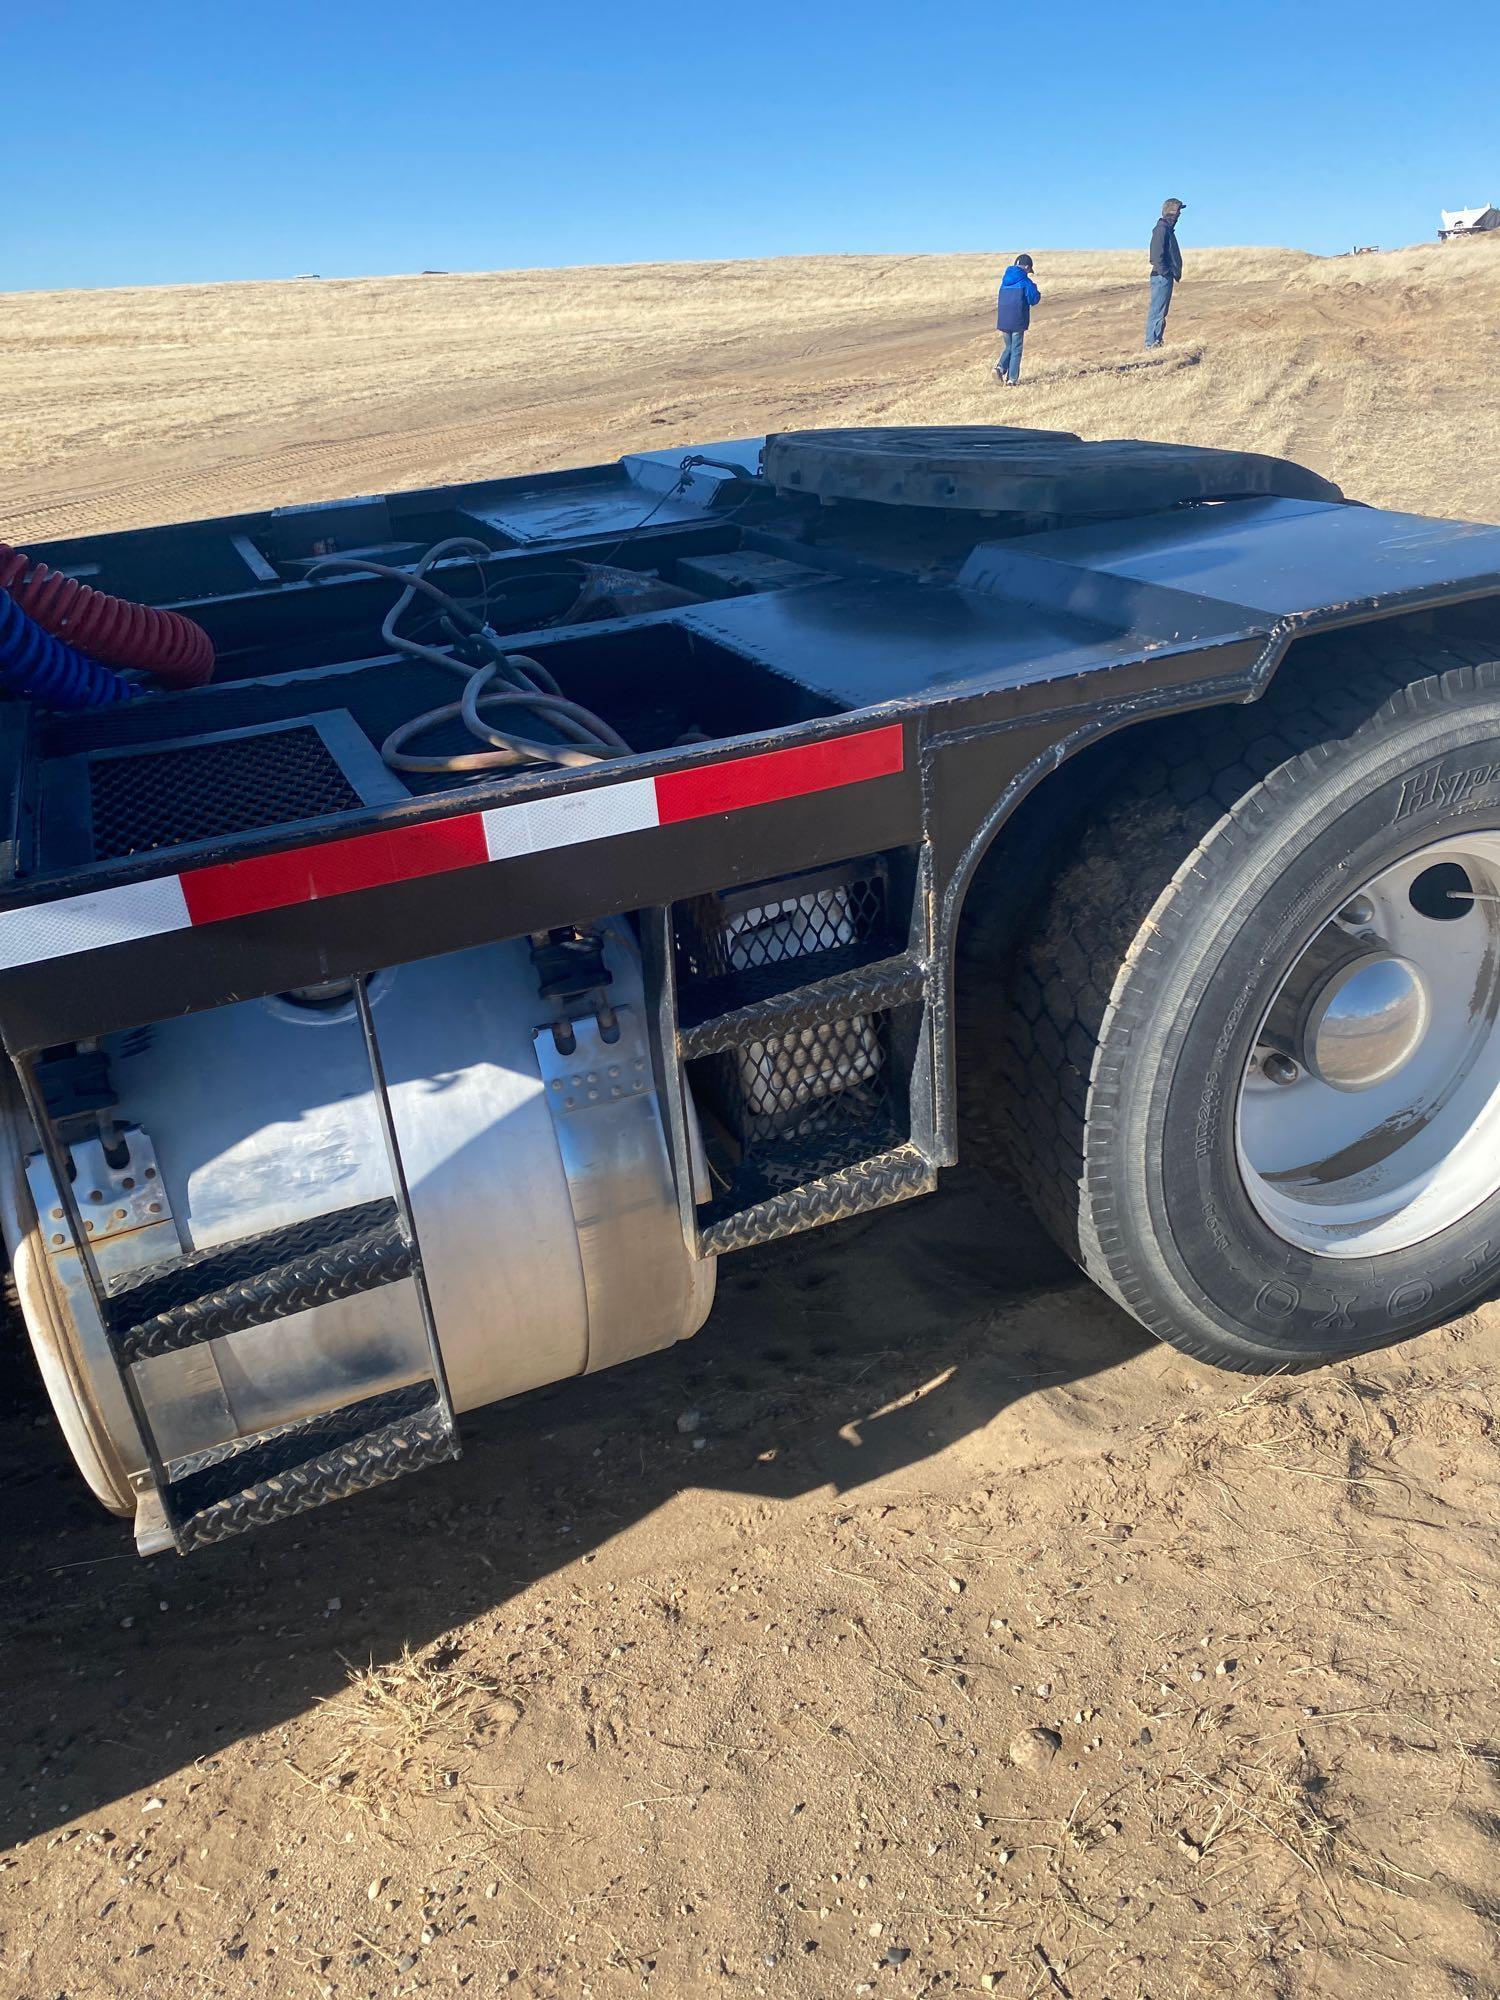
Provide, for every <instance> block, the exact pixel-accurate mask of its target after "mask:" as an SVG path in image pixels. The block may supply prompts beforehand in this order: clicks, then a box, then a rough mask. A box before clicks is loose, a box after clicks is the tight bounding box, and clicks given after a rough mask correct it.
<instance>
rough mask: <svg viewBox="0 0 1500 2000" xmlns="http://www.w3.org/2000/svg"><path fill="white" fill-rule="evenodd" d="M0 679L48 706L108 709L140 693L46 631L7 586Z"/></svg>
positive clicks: (0, 595)
mask: <svg viewBox="0 0 1500 2000" xmlns="http://www.w3.org/2000/svg"><path fill="white" fill-rule="evenodd" d="M0 683H3V684H4V686H5V687H7V688H8V689H9V690H10V692H11V693H12V694H18V695H24V696H25V697H26V698H27V699H28V700H29V701H37V702H41V703H42V704H43V705H44V706H45V707H47V708H104V707H106V706H108V704H109V703H111V702H116V701H129V700H130V699H131V698H132V696H133V695H134V694H135V689H134V688H133V687H132V686H131V684H130V682H129V681H127V680H125V679H124V678H123V677H122V676H121V675H120V674H116V673H112V672H111V671H110V669H109V668H108V667H104V666H101V665H100V664H99V662H98V661H97V660H91V659H90V658H89V656H88V654H87V653H80V652H79V650H78V648H77V647H76V646H70V645H69V644H68V643H67V641H66V640H65V639H55V638H54V637H53V636H52V634H51V633H50V632H44V631H43V630H42V628H41V626H40V625H38V624H37V622H36V620H35V619H34V618H28V617H27V615H26V613H25V612H24V611H23V610H22V609H21V607H20V605H19V604H17V603H16V601H15V599H14V598H13V597H12V596H11V595H10V593H9V592H8V591H5V590H0Z"/></svg>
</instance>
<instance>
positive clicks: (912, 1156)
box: [698, 1142, 937, 1257]
mask: <svg viewBox="0 0 1500 2000" xmlns="http://www.w3.org/2000/svg"><path fill="white" fill-rule="evenodd" d="M936 1186H937V1168H936V1167H935V1166H934V1165H933V1164H932V1162H931V1160H929V1159H928V1158H927V1156H926V1154H925V1153H923V1152H921V1151H920V1149H919V1148H918V1147H916V1146H914V1145H912V1144H910V1142H908V1143H907V1144H905V1145H901V1146H893V1147H891V1148H890V1149H889V1151H887V1152H883V1153H877V1154H875V1155H873V1157H871V1158H870V1159H867V1160H859V1161H857V1162H855V1163H854V1164H853V1165H852V1166H847V1167H838V1168H835V1169H834V1171H832V1172H831V1173H826V1174H819V1175H817V1176H816V1177H815V1178H814V1179H812V1180H809V1181H804V1182H803V1183H802V1184H801V1186H799V1187H793V1188H787V1189H785V1190H784V1191H783V1192H782V1193H780V1194H775V1195H772V1196H770V1197H769V1199H767V1200H765V1201H759V1202H756V1203H755V1204H754V1205H753V1206H752V1207H750V1208H742V1209H737V1210H736V1211H735V1212H734V1213H733V1214H731V1215H724V1216H720V1217H719V1219H718V1220H717V1221H715V1222H712V1223H710V1224H709V1225H708V1226H707V1228H705V1229H702V1230H700V1232H699V1236H698V1245H699V1254H700V1255H701V1256H704V1257H713V1256H718V1255H720V1254H721V1253H723V1252H724V1251H728V1250H748V1249H749V1248H750V1247H751V1246H752V1245H753V1244H756V1243H769V1242H770V1241H771V1240H772V1239H773V1238H774V1237H780V1236H795V1235H798V1234H799V1233H800V1232H801V1231H802V1230H804V1229H821V1228H823V1227H824V1225H825V1224H827V1223H830V1222H843V1221H844V1220H845V1219H846V1218H847V1217H849V1216H851V1215H864V1214H866V1213H867V1212H868V1211H869V1210H870V1209H872V1208H885V1207H887V1206H888V1205H889V1204H890V1203H892V1202H897V1201H910V1200H911V1199H912V1197H913V1196H915V1195H919V1194H930V1193H931V1192H932V1190H933V1189H934V1188H935V1187H936Z"/></svg>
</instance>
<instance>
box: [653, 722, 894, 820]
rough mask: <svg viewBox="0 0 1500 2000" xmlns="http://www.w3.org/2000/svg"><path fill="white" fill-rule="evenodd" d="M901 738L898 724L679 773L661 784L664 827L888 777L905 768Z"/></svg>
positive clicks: (659, 793)
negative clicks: (865, 780)
mask: <svg viewBox="0 0 1500 2000" xmlns="http://www.w3.org/2000/svg"><path fill="white" fill-rule="evenodd" d="M902 739H903V731H902V725H901V724H900V723H899V722H893V723H890V724H889V725H888V726H887V727H886V728H884V729H866V730H862V731H861V732H860V733H859V735H857V736H833V737H830V738H829V739H828V741H827V742H825V743H806V744H803V745H801V746H800V747H799V748H797V749H794V750H767V751H765V752H764V753H763V754H762V755H761V756H759V757H731V758H729V759H727V760H726V761H725V762H724V763H722V764H703V765H700V766H699V768H698V769H697V770H696V771H674V772H672V773H671V774H670V776H667V777H662V778H658V779H657V781H656V807H657V812H658V814H659V815H660V819H661V824H662V825H663V826H669V825H670V824H671V823H672V822H673V821H674V820H683V819H702V818H704V817H705V815H707V814H709V813H720V812H737V811H739V810H740V808H741V807H743V806H765V805H772V804H774V803H775V801H776V800H777V799H795V798H799V797H801V796H802V794H803V793H805V792H825V791H831V790H833V788H834V787H835V786H837V785H857V784H859V783H861V782H862V781H863V780H864V779H866V778H888V777H891V776H892V775H893V774H894V773H896V772H897V771H900V770H901V769H902V767H903V762H904V756H903V741H902Z"/></svg>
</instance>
